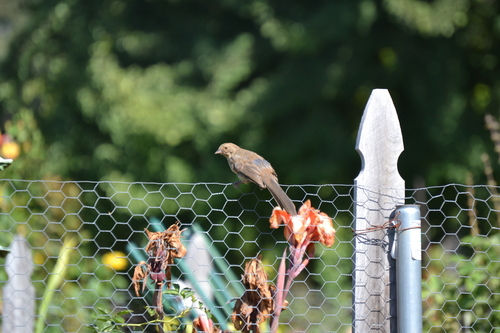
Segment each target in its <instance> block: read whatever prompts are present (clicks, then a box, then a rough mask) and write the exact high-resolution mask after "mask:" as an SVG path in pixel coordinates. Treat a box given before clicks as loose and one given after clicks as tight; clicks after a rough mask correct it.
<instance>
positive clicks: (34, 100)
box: [0, 0, 500, 325]
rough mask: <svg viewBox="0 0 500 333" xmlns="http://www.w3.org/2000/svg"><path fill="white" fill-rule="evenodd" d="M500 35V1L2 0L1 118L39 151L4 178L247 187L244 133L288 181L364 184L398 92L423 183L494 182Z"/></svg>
mask: <svg viewBox="0 0 500 333" xmlns="http://www.w3.org/2000/svg"><path fill="white" fill-rule="evenodd" d="M499 39H500V4H499V3H498V2H495V1H489V0H434V1H423V0H380V1H372V0H357V1H355V0H335V1H333V0H331V1H326V0H325V1H321V0H318V1H299V0H289V1H266V0H247V1H242V0H211V1H201V0H127V1H125V0H123V1H121V0H0V130H1V132H2V133H8V134H10V135H11V136H12V137H13V138H14V140H15V141H16V142H17V143H19V145H20V147H21V154H20V155H19V157H18V158H17V159H16V161H15V162H14V164H13V166H11V167H9V168H8V169H7V170H6V171H4V172H3V173H2V177H5V178H14V179H54V180H77V181H81V180H110V181H141V182H149V181H154V182H175V183H179V182H222V183H229V182H232V181H234V180H236V178H235V176H234V175H233V174H231V172H230V171H229V168H228V167H227V164H226V161H225V160H224V159H223V158H222V157H220V156H214V155H213V153H214V152H215V150H216V149H217V147H218V146H219V144H220V143H222V142H228V141H231V142H235V143H237V144H239V145H241V146H243V147H245V148H248V149H252V150H255V151H257V152H258V153H260V154H261V155H263V156H264V157H266V158H267V159H268V160H269V161H270V162H271V163H272V164H273V166H274V167H275V169H276V170H277V172H278V174H279V175H280V182H281V183H284V184H328V183H335V184H352V182H353V179H354V178H355V177H356V176H357V174H358V172H359V169H360V165H361V163H360V159H359V157H358V154H357V153H356V152H355V150H354V146H355V140H356V135H357V130H358V127H359V122H360V120H361V116H362V113H363V109H364V106H365V104H366V101H367V99H368V97H369V95H370V92H371V90H372V89H374V88H387V89H389V91H390V93H391V95H392V97H393V100H394V102H395V105H396V109H397V110H398V114H399V119H400V122H401V126H402V132H403V136H404V142H405V152H404V153H403V155H402V156H401V158H400V162H399V170H400V173H401V175H402V176H403V178H404V179H405V180H406V182H407V187H412V186H417V185H418V186H422V185H424V184H425V185H441V184H446V183H453V182H458V183H466V182H471V181H472V182H474V183H485V182H486V178H485V176H484V173H483V164H482V161H481V155H482V154H483V153H485V152H486V153H489V154H490V155H492V152H493V143H492V142H491V140H490V138H489V133H488V132H487V131H486V129H485V128H484V120H483V118H484V115H485V114H486V113H491V114H493V115H495V116H497V115H498V107H499V104H500V103H499V98H500V84H499V78H500V73H499V72H500V66H499V64H498V55H499V54H500V52H499V51H500V50H499V45H500V43H499ZM494 167H495V168H498V166H497V165H494ZM496 171H498V170H496ZM467 177H469V178H467ZM470 177H472V179H470ZM422 180H423V181H424V182H422ZM252 190H253V188H252V189H250V190H249V191H252ZM238 193H239V192H238ZM7 194H9V193H7ZM329 194H330V195H333V194H332V193H329ZM259 195H262V194H259ZM301 195H303V194H300V193H297V194H296V195H294V189H293V188H292V191H291V196H292V198H293V199H295V200H300V199H302V196H301ZM252 198H253V197H252ZM15 199H16V200H17V197H16V198H15ZM12 200H13V201H15V200H14V199H12ZM252 200H253V199H252ZM242 201H245V198H243V200H242ZM216 204H217V203H216ZM314 205H315V203H314ZM204 208H205V209H211V207H208V206H207V207H204ZM240 208H241V207H239V206H238V207H237V209H238V210H240ZM320 208H322V207H320ZM265 209H266V212H267V211H268V209H269V207H267V206H266V207H265ZM326 210H328V208H327V209H326ZM172 212H173V213H175V212H174V211H172ZM169 213H170V212H169ZM327 213H329V214H331V212H329V211H327ZM23 214H25V213H23V212H21V213H17V215H16V216H18V217H16V216H15V217H14V220H15V221H17V222H19V221H24V218H25V217H24V215H23ZM212 214H217V212H216V211H212ZM28 215H29V214H28ZM264 215H265V213H264ZM332 215H333V214H332ZM127 216H128V215H127ZM49 220H50V219H49ZM186 222H189V221H186ZM336 222H337V223H340V224H341V225H348V223H350V222H349V221H346V222H345V223H344V221H336ZM9 225H10V224H9ZM31 228H33V226H31ZM235 228H236V227H235ZM4 230H12V231H14V229H13V227H12V226H7V227H4ZM33 230H36V228H35V229H33ZM32 236H33V235H32ZM56 236H57V237H56ZM59 236H60V235H57V233H55V234H54V235H51V236H50V237H53V238H54V239H56V238H57V239H59ZM88 237H92V235H90V236H88ZM346 237H348V236H346ZM51 239H52V238H51ZM472 243H473V242H472ZM347 245H348V244H347V243H346V244H343V245H342V249H343V247H344V246H347ZM472 245H473V247H477V246H476V244H472ZM336 250H339V249H336ZM484 251H487V250H484ZM53 252H54V253H57V250H56V249H54V251H53ZM345 252H348V251H347V250H346V251H345ZM478 258H479V257H478ZM334 259H335V258H334ZM334 259H332V260H333V261H335V260H334ZM461 269H462V267H461ZM463 269H464V270H467V269H468V267H467V265H465V266H464V267H463ZM108 273H109V272H106V274H108ZM342 273H344V272H342ZM347 273H348V272H347ZM347 273H346V274H347ZM109 274H110V273H109ZM339 274H340V273H339ZM104 275H105V274H104ZM321 278H323V277H322V276H321V277H318V281H316V282H315V283H317V284H321V282H320V281H319V280H321ZM344 278H345V275H342V281H340V280H339V282H338V286H337V287H338V289H340V290H342V291H346V290H348V289H346V288H349V281H344ZM324 279H325V280H327V281H336V280H333V279H332V278H331V277H330V276H328V277H325V278H324ZM122 282H123V281H121V282H120V283H122ZM313 283H314V282H313ZM345 286H347V287H345ZM344 287H345V288H344ZM492 289H493V287H492ZM110 290H111V289H110ZM467 290H469V289H467ZM445 291H446V290H445ZM478 294H481V293H480V292H479V293H478ZM92 297H94V296H92ZM92 297H89V298H92ZM342 297H344V298H346V297H347V296H346V295H345V294H343V296H342ZM465 301H466V302H469V301H470V299H465V300H464V302H465ZM436 302H438V303H439V302H440V301H439V300H437V301H436ZM448 305H449V304H448ZM463 306H464V307H465V308H467V306H468V305H467V306H466V305H463ZM442 309H443V312H446V313H447V312H448V310H447V308H445V307H443V308H442ZM450 312H453V311H450ZM346 317H348V315H346ZM431 319H432V318H431ZM431 319H430V320H429V322H432V320H431ZM495 320H496V319H495ZM341 324H343V325H348V321H347V322H346V323H341Z"/></svg>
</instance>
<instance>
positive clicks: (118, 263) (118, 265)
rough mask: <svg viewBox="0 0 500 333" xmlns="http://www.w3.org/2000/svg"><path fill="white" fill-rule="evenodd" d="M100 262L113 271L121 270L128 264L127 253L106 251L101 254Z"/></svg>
mask: <svg viewBox="0 0 500 333" xmlns="http://www.w3.org/2000/svg"><path fill="white" fill-rule="evenodd" d="M102 263H103V264H104V265H105V266H110V267H111V268H113V269H114V270H115V271H122V270H124V269H125V268H127V266H128V260H127V255H126V254H125V253H123V252H121V251H114V252H107V253H105V254H103V256H102Z"/></svg>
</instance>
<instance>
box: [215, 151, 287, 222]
mask: <svg viewBox="0 0 500 333" xmlns="http://www.w3.org/2000/svg"><path fill="white" fill-rule="evenodd" d="M215 153H216V154H221V155H222V156H224V157H226V158H227V162H228V163H229V167H230V168H231V170H232V171H233V172H234V173H235V174H237V175H238V178H239V179H240V180H241V181H239V182H235V183H233V185H234V186H235V187H238V186H239V185H240V184H241V183H245V184H246V183H250V182H252V183H255V184H257V185H258V186H259V187H260V188H261V189H264V188H267V189H268V190H269V192H271V194H272V195H273V197H274V200H276V202H277V203H278V205H279V206H280V207H281V208H283V209H284V210H285V211H286V212H287V213H288V214H290V215H297V209H296V208H295V205H294V204H293V202H292V200H291V199H290V198H289V197H288V196H287V195H286V193H285V192H284V191H283V190H282V189H281V187H280V185H279V183H278V175H277V174H276V171H274V169H273V167H272V166H271V163H269V162H268V161H266V160H265V159H264V158H263V157H262V156H260V155H258V154H256V153H254V152H253V151H250V150H246V149H243V148H240V147H238V146H237V145H235V144H234V143H223V144H222V145H220V147H219V149H218V150H217V151H216V152H215Z"/></svg>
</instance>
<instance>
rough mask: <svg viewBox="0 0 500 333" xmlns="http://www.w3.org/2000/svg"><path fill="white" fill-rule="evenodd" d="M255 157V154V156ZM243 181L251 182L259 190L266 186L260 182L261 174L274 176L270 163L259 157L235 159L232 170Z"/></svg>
mask: <svg viewBox="0 0 500 333" xmlns="http://www.w3.org/2000/svg"><path fill="white" fill-rule="evenodd" d="M255 155H257V154H255ZM233 171H234V172H235V173H237V174H238V176H239V177H240V178H243V179H242V180H243V181H251V182H253V183H255V184H257V185H259V187H260V188H265V187H266V185H265V184H264V183H263V182H262V174H263V173H268V172H271V173H272V174H273V175H275V172H274V169H273V167H272V166H271V163H269V162H268V161H266V160H265V159H264V158H262V157H260V156H258V155H257V156H244V155H243V156H239V157H238V158H236V159H235V163H234V170H233Z"/></svg>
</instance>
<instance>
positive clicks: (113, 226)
mask: <svg viewBox="0 0 500 333" xmlns="http://www.w3.org/2000/svg"><path fill="white" fill-rule="evenodd" d="M0 186H1V196H0V232H1V233H2V238H1V242H2V243H0V245H3V246H8V245H9V244H10V243H11V241H12V239H13V237H14V235H15V234H20V235H23V236H24V237H25V238H26V239H27V243H28V244H29V247H30V248H31V254H32V256H33V265H34V270H33V273H32V275H31V281H32V284H33V286H34V288H35V291H36V292H35V301H36V310H35V316H36V318H35V321H36V322H37V326H36V332H83V331H84V328H85V326H88V325H90V324H92V323H95V318H92V317H91V315H92V314H93V313H95V311H96V309H97V308H99V307H101V308H105V309H108V310H117V311H118V310H123V309H130V310H133V311H134V312H133V313H132V314H130V315H128V316H127V318H126V320H127V322H128V323H140V322H141V321H144V320H147V314H146V311H145V310H144V307H145V305H148V304H150V303H151V296H152V292H147V291H146V292H145V294H144V296H141V297H137V296H136V295H135V293H134V291H133V288H132V287H131V280H132V271H133V266H134V265H136V264H137V263H138V262H139V261H140V260H144V259H145V255H146V254H145V252H144V247H145V246H146V243H147V238H146V236H145V232H144V229H145V228H147V229H148V230H151V231H158V230H160V231H162V230H165V229H166V228H167V227H168V226H170V225H172V224H173V223H175V222H176V221H180V222H181V224H182V228H186V231H185V232H184V233H183V236H184V239H183V243H184V244H185V245H186V246H187V247H188V254H187V255H186V257H185V258H183V259H181V260H179V261H177V264H176V265H175V267H174V268H173V274H174V278H173V282H174V283H178V284H179V285H180V286H181V287H183V286H190V287H192V288H194V289H195V290H196V293H197V296H198V298H199V299H201V300H202V301H203V303H204V305H205V306H206V307H207V308H208V309H210V310H211V311H212V314H213V315H214V320H215V321H218V322H219V323H221V324H222V325H223V326H224V325H225V324H224V323H228V322H230V314H231V310H232V309H231V307H232V305H233V304H234V302H232V301H234V298H236V297H239V296H241V294H242V292H243V288H242V285H241V277H240V275H241V273H242V271H243V267H244V265H245V262H247V261H248V260H249V259H251V258H254V257H256V256H257V255H258V254H261V255H262V256H263V263H264V265H265V269H266V272H267V273H268V274H269V277H270V279H273V280H274V279H275V277H276V272H277V269H278V265H279V262H280V258H281V256H282V252H283V249H284V248H285V247H286V246H287V242H286V241H285V239H284V236H283V232H282V230H280V229H277V230H274V229H270V228H269V215H270V213H271V210H272V208H273V205H272V203H273V201H272V200H271V197H270V195H269V193H268V192H267V191H258V190H256V188H255V187H251V186H247V187H245V188H243V189H242V190H243V191H249V192H242V190H240V189H234V188H233V187H232V186H231V185H230V184H220V183H197V184H173V183H169V184H158V183H116V182H57V181H21V180H3V181H1V185H0ZM286 189H287V191H288V194H289V195H290V197H291V198H292V199H294V200H295V201H296V202H297V203H298V202H299V201H300V202H303V201H305V200H306V199H311V201H312V205H313V206H314V207H316V208H318V209H320V210H321V211H323V212H325V213H327V214H328V215H329V216H330V217H332V218H333V220H334V227H335V229H336V230H337V237H336V238H337V239H336V243H335V244H334V245H333V247H332V248H324V247H322V246H317V247H316V252H315V257H314V258H313V259H312V260H311V262H310V263H309V265H308V266H307V267H306V269H305V270H304V271H303V272H302V273H301V275H299V277H298V278H296V279H295V281H294V284H293V285H292V288H291V292H290V294H289V295H288V300H289V302H290V304H289V306H288V308H287V310H286V311H284V312H283V315H282V316H281V317H280V323H281V326H282V327H283V331H286V332H305V331H307V332H349V331H350V330H351V322H352V314H351V308H352V306H351V303H352V285H351V283H352V282H351V270H352V244H353V243H352V238H353V235H352V226H353V220H354V217H353V207H354V205H353V186H352V185H301V186H299V185H297V186H289V187H287V188H286ZM406 202H407V203H408V204H420V205H422V218H423V219H422V225H423V229H422V235H423V237H422V239H423V256H422V257H423V261H422V265H423V269H422V274H423V308H424V318H423V321H424V331H425V332H450V331H453V332H458V331H464V332H466V331H467V332H468V331H470V332H492V331H494V330H495V329H499V328H500V310H497V304H498V302H499V298H500V293H499V292H498V286H499V285H500V278H499V277H498V271H499V270H500V261H499V260H498V259H497V258H498V257H499V252H500V235H499V232H498V230H499V224H500V197H499V196H498V194H497V188H493V187H487V186H476V187H466V186H462V185H446V186H440V187H431V188H421V189H415V190H407V198H406ZM2 266H3V267H2ZM2 266H0V267H1V268H2V269H0V282H1V284H2V285H4V284H5V283H6V281H7V280H8V279H9V278H8V276H7V274H6V273H5V271H6V270H5V269H4V268H5V263H2ZM176 300H178V299H176V298H175V297H173V298H172V297H171V298H168V297H167V298H166V299H164V301H165V303H166V305H165V311H166V312H167V314H168V313H169V311H170V312H171V311H174V310H172V308H174V309H176V311H179V308H180V307H181V306H182V304H181V305H179V303H178V302H176ZM3 301H4V310H3V312H4V314H5V313H6V310H5V304H7V303H8V301H9V300H8V299H5V298H3ZM2 319H3V321H5V320H6V317H5V316H4V317H3V318H2ZM129 329H130V331H134V329H133V328H129ZM148 330H149V331H151V332H152V331H154V329H153V328H152V327H150V328H147V329H146V331H148ZM139 331H143V329H140V330H139Z"/></svg>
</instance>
